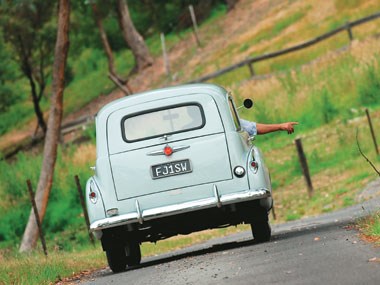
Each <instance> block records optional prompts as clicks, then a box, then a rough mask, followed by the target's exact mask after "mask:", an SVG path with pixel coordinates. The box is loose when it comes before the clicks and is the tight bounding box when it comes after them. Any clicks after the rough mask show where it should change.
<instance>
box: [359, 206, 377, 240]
mask: <svg viewBox="0 0 380 285" xmlns="http://www.w3.org/2000/svg"><path fill="white" fill-rule="evenodd" d="M357 226H358V228H359V230H360V232H361V233H362V234H363V235H364V237H365V239H367V240H368V241H371V242H374V243H375V244H376V245H380V212H377V213H374V214H372V215H370V216H367V217H365V218H363V219H361V220H359V221H358V223H357Z"/></svg>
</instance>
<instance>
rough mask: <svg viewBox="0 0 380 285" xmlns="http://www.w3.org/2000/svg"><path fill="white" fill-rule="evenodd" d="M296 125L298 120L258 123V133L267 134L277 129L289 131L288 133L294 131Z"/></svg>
mask: <svg viewBox="0 0 380 285" xmlns="http://www.w3.org/2000/svg"><path fill="white" fill-rule="evenodd" d="M294 125H298V122H286V123H281V124H260V123H256V128H257V134H258V135H262V134H267V133H271V132H276V131H287V132H288V134H292V133H293V132H294Z"/></svg>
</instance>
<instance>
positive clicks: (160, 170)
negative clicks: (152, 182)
mask: <svg viewBox="0 0 380 285" xmlns="http://www.w3.org/2000/svg"><path fill="white" fill-rule="evenodd" d="M151 170H152V178H153V179H157V178H164V177H168V176H173V175H179V174H185V173H189V172H192V171H193V170H192V169H191V164H190V160H188V159H184V160H178V161H172V162H168V163H163V164H157V165H153V166H152V167H151Z"/></svg>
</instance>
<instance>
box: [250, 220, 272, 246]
mask: <svg viewBox="0 0 380 285" xmlns="http://www.w3.org/2000/svg"><path fill="white" fill-rule="evenodd" d="M251 230H252V235H253V238H254V241H255V242H256V243H262V242H267V241H270V237H271V233H272V230H271V227H270V224H269V222H268V221H260V222H255V223H251Z"/></svg>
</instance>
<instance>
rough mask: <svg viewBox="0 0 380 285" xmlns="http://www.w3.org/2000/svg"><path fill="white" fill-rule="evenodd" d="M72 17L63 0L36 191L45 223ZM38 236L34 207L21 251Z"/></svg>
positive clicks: (34, 242)
mask: <svg viewBox="0 0 380 285" xmlns="http://www.w3.org/2000/svg"><path fill="white" fill-rule="evenodd" d="M69 21H70V0H60V1H59V15H58V31H57V41H56V44H55V54H54V65H53V86H52V91H53V92H52V96H51V106H50V113H49V119H48V128H47V132H46V138H45V145H44V153H43V162H42V169H41V173H40V179H39V181H38V186H37V191H36V195H35V200H36V204H37V208H38V212H39V214H40V220H41V223H42V220H43V218H44V216H45V213H46V208H47V204H48V199H49V194H50V191H51V187H52V183H53V175H54V166H55V162H56V158H57V148H58V141H59V136H60V128H61V121H62V111H63V90H64V86H65V80H64V79H65V78H64V74H65V67H66V60H67V54H68V50H69ZM37 239H38V229H37V224H36V221H35V217H34V215H33V210H32V211H31V213H30V215H29V220H28V224H27V226H26V228H25V232H24V236H23V239H22V242H21V245H20V252H25V251H30V250H31V249H33V248H34V247H35V246H36V243H37Z"/></svg>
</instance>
